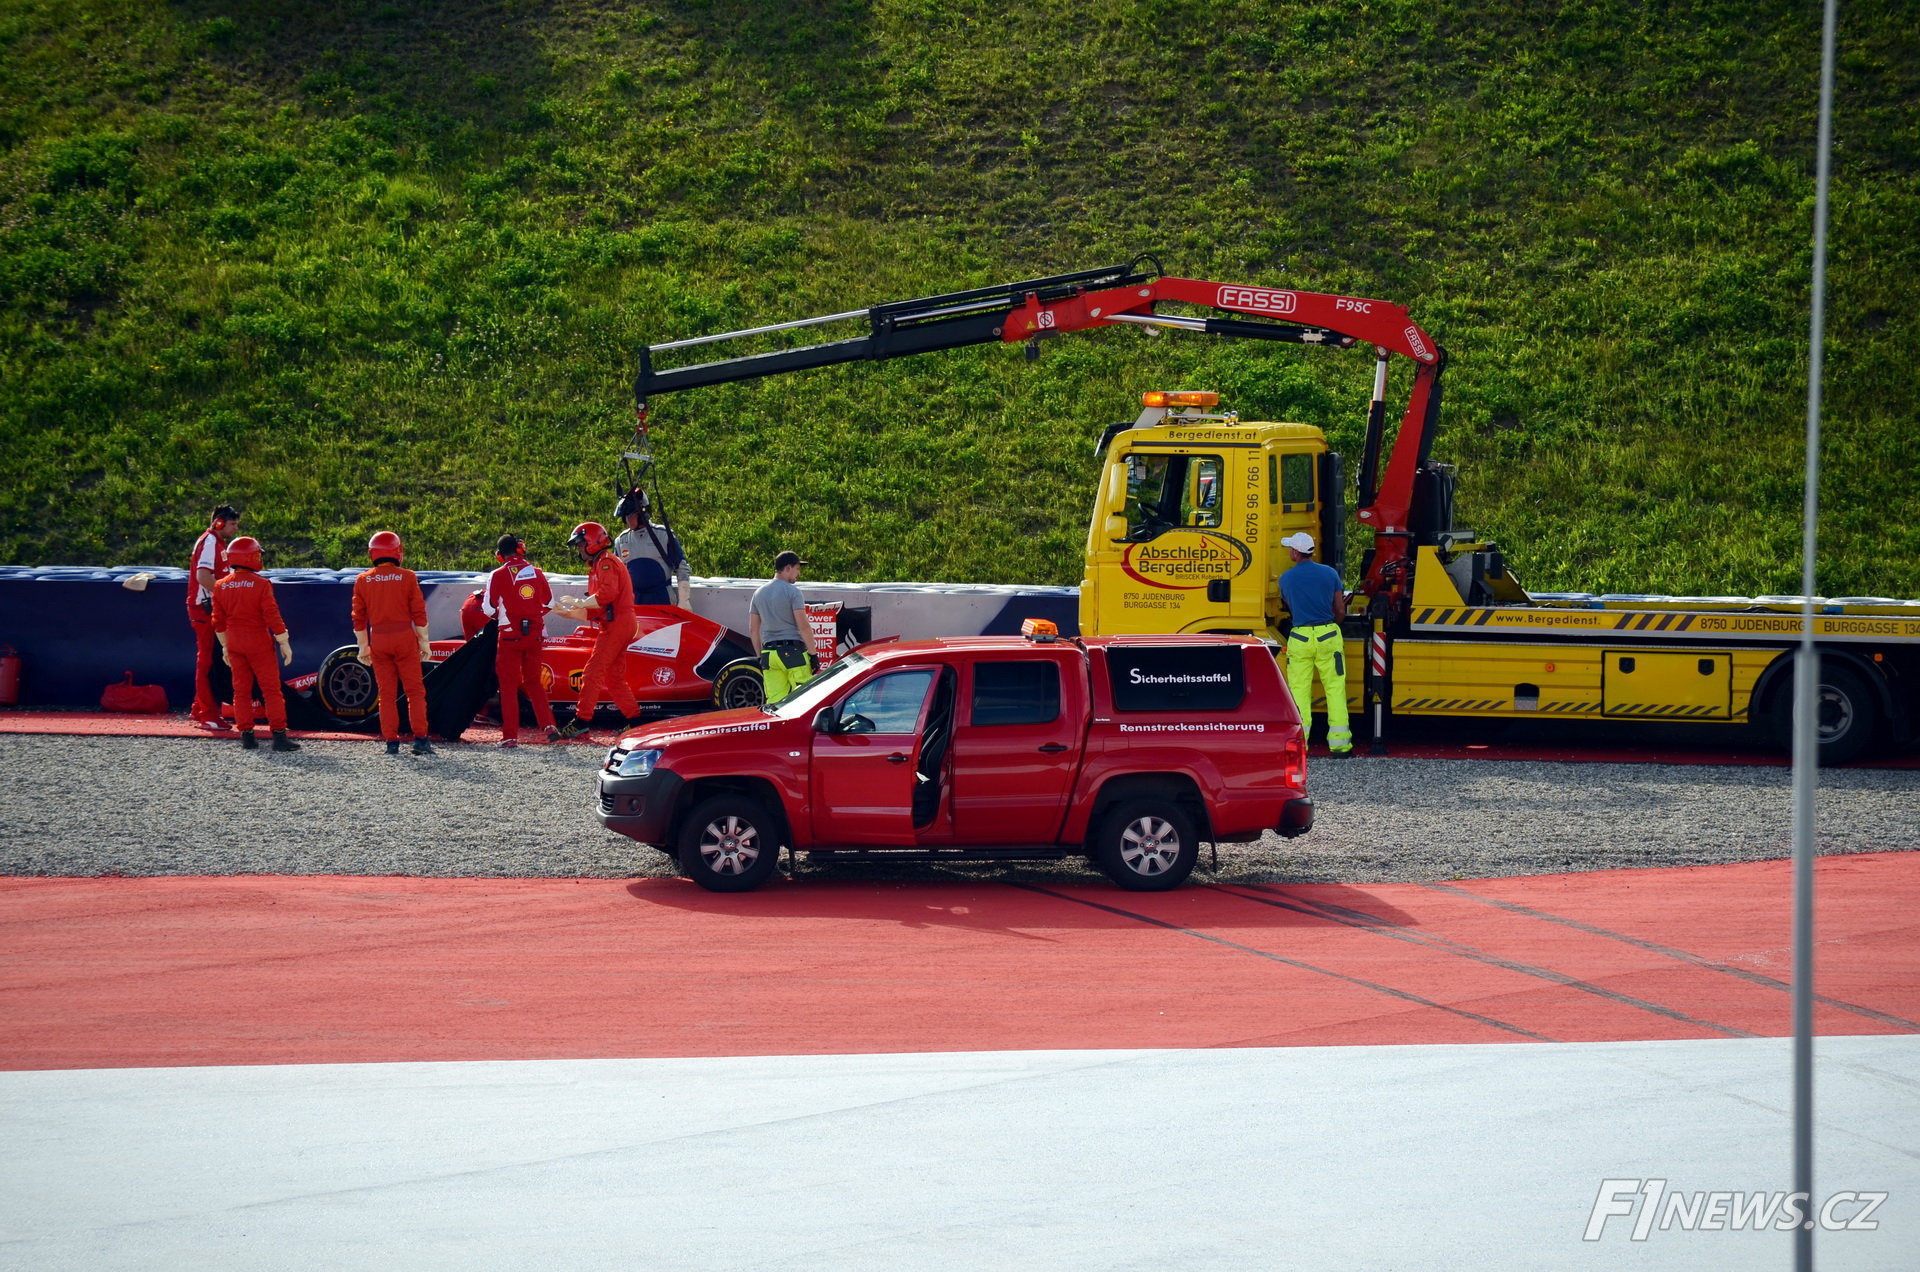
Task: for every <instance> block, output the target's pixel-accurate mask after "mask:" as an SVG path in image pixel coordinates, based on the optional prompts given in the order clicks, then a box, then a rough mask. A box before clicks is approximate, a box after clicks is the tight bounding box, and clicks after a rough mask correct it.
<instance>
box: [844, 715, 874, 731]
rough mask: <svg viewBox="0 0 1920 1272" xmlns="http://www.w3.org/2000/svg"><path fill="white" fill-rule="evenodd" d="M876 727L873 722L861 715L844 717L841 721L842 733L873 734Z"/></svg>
mask: <svg viewBox="0 0 1920 1272" xmlns="http://www.w3.org/2000/svg"><path fill="white" fill-rule="evenodd" d="M876 727H877V726H875V724H874V723H873V721H871V720H869V719H867V717H865V716H863V715H859V714H854V715H850V716H845V717H842V719H841V721H840V732H842V733H872V732H874V731H875V730H876Z"/></svg>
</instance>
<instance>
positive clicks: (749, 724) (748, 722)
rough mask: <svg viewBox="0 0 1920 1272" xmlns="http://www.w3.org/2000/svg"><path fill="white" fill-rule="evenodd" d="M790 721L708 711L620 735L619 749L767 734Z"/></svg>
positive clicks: (752, 711)
mask: <svg viewBox="0 0 1920 1272" xmlns="http://www.w3.org/2000/svg"><path fill="white" fill-rule="evenodd" d="M793 723H794V722H793V721H791V720H782V719H781V718H780V717H779V716H771V715H768V714H767V713H766V712H764V711H762V710H760V708H758V707H739V708H736V709H735V710H732V711H709V712H705V713H703V714H701V715H698V716H693V717H689V718H687V719H684V720H662V721H660V722H658V723H656V724H649V725H646V726H644V727H642V728H639V729H635V730H634V731H633V732H632V733H623V734H621V735H620V745H621V747H622V748H624V749H626V750H629V751H637V750H641V749H643V748H646V747H663V746H666V745H668V744H669V743H673V742H690V741H693V740H695V739H698V738H715V737H724V736H727V735H729V734H755V733H771V732H773V731H774V730H775V729H778V728H783V727H787V726H791V725H792V724H793Z"/></svg>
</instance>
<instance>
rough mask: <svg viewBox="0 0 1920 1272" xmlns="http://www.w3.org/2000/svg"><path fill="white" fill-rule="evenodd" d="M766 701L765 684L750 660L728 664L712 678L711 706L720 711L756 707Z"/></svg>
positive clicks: (763, 677) (740, 660) (763, 678)
mask: <svg viewBox="0 0 1920 1272" xmlns="http://www.w3.org/2000/svg"><path fill="white" fill-rule="evenodd" d="M766 700H767V682H766V678H765V675H764V674H763V673H762V672H761V670H760V664H759V663H757V662H755V661H754V660H753V659H751V658H741V659H738V660H736V661H734V662H730V663H728V664H727V665H726V666H724V667H722V668H721V669H720V674H719V675H717V676H715V677H714V678H713V705H714V707H715V708H716V709H718V710H721V711H728V710H732V709H735V708H739V707H757V706H759V705H761V704H762V703H764V702H765V701H766Z"/></svg>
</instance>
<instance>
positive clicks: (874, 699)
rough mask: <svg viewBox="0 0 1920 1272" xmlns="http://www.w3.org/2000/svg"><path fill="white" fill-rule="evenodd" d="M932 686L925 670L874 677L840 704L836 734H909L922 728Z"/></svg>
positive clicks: (930, 677)
mask: <svg viewBox="0 0 1920 1272" xmlns="http://www.w3.org/2000/svg"><path fill="white" fill-rule="evenodd" d="M932 685H933V672H932V671H930V670H927V669H925V668H916V669H914V670H912V671H894V672H889V673H888V674H886V675H884V676H875V677H874V678H873V679H872V680H869V681H868V682H867V683H866V684H864V685H861V686H860V687H859V688H858V689H855V690H854V691H853V692H852V693H850V694H848V695H847V700H846V701H845V702H843V703H841V704H840V724H839V727H838V728H837V729H836V730H835V732H837V733H891V734H910V733H913V732H915V731H917V730H918V729H919V727H920V708H921V706H922V705H924V704H925V702H926V700H927V690H928V689H929V688H931V687H932Z"/></svg>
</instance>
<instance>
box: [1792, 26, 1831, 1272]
mask: <svg viewBox="0 0 1920 1272" xmlns="http://www.w3.org/2000/svg"><path fill="white" fill-rule="evenodd" d="M1839 7H1840V5H1839V0H1826V13H1825V21H1824V23H1823V25H1822V29H1821V33H1820V137H1819V147H1818V150H1819V159H1818V170H1817V171H1818V177H1817V179H1816V182H1815V188H1814V204H1813V319H1812V324H1811V328H1810V330H1809V332H1808V337H1807V345H1808V352H1807V472H1806V490H1805V494H1804V499H1805V509H1804V511H1803V513H1802V522H1801V527H1800V596H1801V601H1800V649H1799V652H1798V654H1797V655H1796V656H1795V660H1794V682H1793V1190H1794V1191H1795V1192H1797V1193H1799V1194H1800V1195H1801V1196H1802V1197H1804V1198H1805V1199H1806V1211H1805V1213H1806V1214H1808V1215H1811V1214H1812V1213H1813V1209H1814V1196H1813V811H1814V794H1815V781H1816V777H1817V775H1818V771H1819V763H1820V732H1819V721H1818V718H1817V716H1816V714H1815V713H1816V711H1817V709H1818V705H1819V699H1818V691H1819V684H1820V653H1819V651H1818V650H1817V649H1815V648H1814V644H1813V592H1814V569H1813V565H1814V548H1815V544H1816V541H1817V538H1818V534H1817V532H1818V530H1819V522H1820V375H1821V369H1822V363H1823V358H1822V350H1823V346H1824V344H1825V336H1826V319H1827V189H1828V185H1829V182H1830V180H1831V177H1832V169H1833V47H1834V31H1835V28H1836V27H1837V26H1838V18H1839ZM1793 1266H1794V1268H1795V1269H1796V1272H1813V1221H1812V1220H1811V1219H1808V1220H1806V1221H1805V1222H1803V1223H1802V1224H1801V1225H1800V1226H1799V1227H1797V1228H1795V1229H1794V1232H1793Z"/></svg>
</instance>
